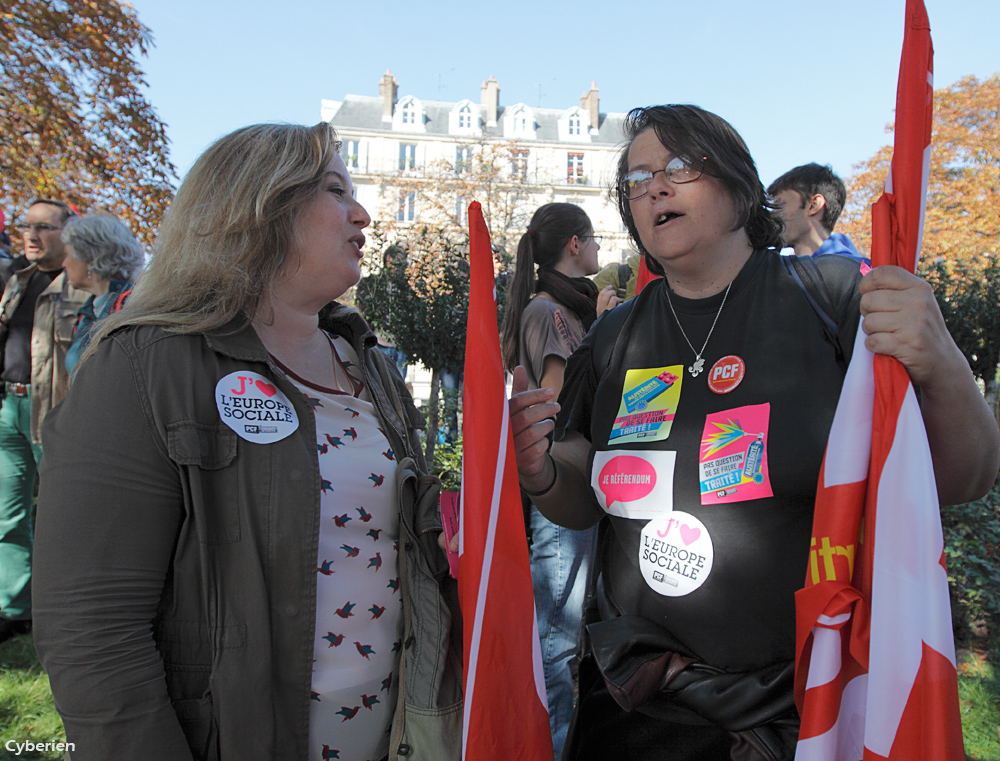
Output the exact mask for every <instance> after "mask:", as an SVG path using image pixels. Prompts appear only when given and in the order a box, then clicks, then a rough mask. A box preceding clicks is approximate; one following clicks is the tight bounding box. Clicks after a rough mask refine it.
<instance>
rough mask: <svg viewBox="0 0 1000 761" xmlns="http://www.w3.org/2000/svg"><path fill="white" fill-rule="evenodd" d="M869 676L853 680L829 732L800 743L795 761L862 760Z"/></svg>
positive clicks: (844, 694) (846, 687)
mask: <svg viewBox="0 0 1000 761" xmlns="http://www.w3.org/2000/svg"><path fill="white" fill-rule="evenodd" d="M867 694H868V675H867V674H862V675H861V676H857V677H855V678H854V679H852V680H851V681H850V682H848V683H847V685H846V686H845V687H844V692H843V695H842V697H841V700H840V713H839V714H838V715H837V721H836V723H835V724H834V725H833V726H832V727H831V728H830V730H829V731H828V732H824V733H823V734H821V735H816V736H815V737H810V738H809V739H807V740H799V742H798V745H796V746H795V761H830V760H831V759H836V761H861V760H862V758H863V757H864V752H865V751H864V748H863V747H862V742H861V734H862V728H863V727H864V725H865V704H866V700H867Z"/></svg>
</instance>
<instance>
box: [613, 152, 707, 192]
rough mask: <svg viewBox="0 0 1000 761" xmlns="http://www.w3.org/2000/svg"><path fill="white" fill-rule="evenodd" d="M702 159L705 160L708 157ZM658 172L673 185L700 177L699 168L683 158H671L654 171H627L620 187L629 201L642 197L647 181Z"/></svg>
mask: <svg viewBox="0 0 1000 761" xmlns="http://www.w3.org/2000/svg"><path fill="white" fill-rule="evenodd" d="M703 160H705V161H707V160H708V159H707V158H706V159H703ZM660 172H663V176H664V177H665V178H666V179H668V180H670V181H671V182H672V183H674V184H675V185H683V184H684V183H686V182H694V181H695V180H697V179H698V178H699V177H701V169H700V168H695V167H693V166H691V165H690V164H688V163H687V162H686V161H684V159H681V158H673V159H670V161H669V162H668V163H667V165H666V166H665V167H663V169H657V170H656V171H655V172H650V171H649V170H647V169H636V170H635V171H633V172H629V173H628V174H626V175H625V176H624V177H623V178H622V184H621V189H622V190H623V191H624V192H625V195H626V197H627V198H628V200H630V201H635V200H637V199H639V198H642V197H643V196H644V195H646V194H647V193H648V192H649V183H651V182H652V181H653V177H655V176H656V175H657V174H659V173H660Z"/></svg>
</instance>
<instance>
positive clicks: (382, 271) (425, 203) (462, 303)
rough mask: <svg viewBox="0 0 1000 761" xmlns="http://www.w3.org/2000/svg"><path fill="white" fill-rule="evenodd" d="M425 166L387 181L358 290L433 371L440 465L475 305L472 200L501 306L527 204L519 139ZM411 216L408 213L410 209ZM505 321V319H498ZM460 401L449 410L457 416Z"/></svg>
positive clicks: (368, 310)
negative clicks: (489, 247)
mask: <svg viewBox="0 0 1000 761" xmlns="http://www.w3.org/2000/svg"><path fill="white" fill-rule="evenodd" d="M464 147H466V148H467V149H468V150H467V151H464V152H462V151H456V156H462V157H463V158H462V159H461V160H460V161H459V162H456V163H453V162H450V161H447V160H444V159H441V160H438V161H434V162H431V163H430V164H429V165H428V166H427V167H424V168H421V169H409V168H406V167H404V168H403V169H402V170H400V172H399V173H398V174H392V175H387V176H386V177H384V178H383V181H382V183H381V196H382V201H381V203H380V213H379V216H380V218H381V219H382V220H386V221H382V222H379V223H376V224H375V225H373V227H372V231H371V234H370V236H369V238H370V244H369V250H371V251H375V252H379V253H378V255H376V256H374V257H373V258H372V259H370V260H369V262H368V273H367V275H366V277H365V279H364V280H363V281H362V286H361V287H360V288H359V296H360V298H359V301H360V302H361V303H360V306H361V307H362V309H363V310H364V313H365V317H366V318H367V319H368V320H369V322H371V324H372V325H373V326H374V327H375V328H376V329H378V330H380V331H381V332H383V333H384V334H386V335H389V336H392V338H393V340H394V341H395V343H396V346H397V347H398V348H399V349H400V350H401V351H403V352H405V353H406V355H407V356H408V357H410V358H411V359H413V360H416V361H419V362H420V363H421V364H423V365H424V366H425V367H427V368H428V369H429V370H430V371H431V390H430V399H429V403H428V431H427V452H426V455H427V460H428V462H429V463H433V460H434V447H435V442H436V439H437V431H438V427H439V417H440V411H441V410H440V405H439V399H440V396H441V377H442V375H443V374H444V373H445V372H448V373H454V374H456V375H457V374H459V373H461V371H462V368H463V364H464V359H465V322H466V316H467V314H468V308H469V255H468V252H469V246H468V243H469V233H468V217H467V215H468V206H469V204H470V203H471V202H472V201H474V200H476V201H479V202H480V204H481V205H482V208H483V216H484V218H485V219H486V223H487V225H488V227H489V229H490V233H491V236H492V239H493V244H494V253H495V257H496V271H497V274H498V291H499V293H498V303H503V298H502V294H503V290H504V284H505V283H506V278H505V273H506V270H507V268H508V267H509V264H510V259H511V257H510V255H509V254H508V253H507V249H508V246H511V247H512V246H513V245H514V241H515V236H519V235H520V234H521V232H522V230H523V227H524V225H526V224H527V213H528V211H529V210H528V209H527V208H526V206H527V203H528V201H529V196H528V193H527V189H526V187H525V179H526V178H525V176H524V174H523V171H522V170H523V169H524V166H523V164H520V163H519V161H520V160H521V156H522V155H523V154H521V153H520V152H519V150H518V148H517V144H516V143H499V142H495V141H487V140H481V141H477V142H469V143H467V144H465V145H464ZM411 209H412V211H413V220H412V221H411V220H410V219H409V216H410V210H411ZM498 324H499V319H498ZM458 401H459V400H458V399H457V398H446V399H445V403H444V407H445V409H446V410H447V411H448V412H449V414H454V409H455V407H456V406H457V405H458Z"/></svg>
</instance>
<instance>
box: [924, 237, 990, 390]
mask: <svg viewBox="0 0 1000 761" xmlns="http://www.w3.org/2000/svg"><path fill="white" fill-rule="evenodd" d="M919 274H920V275H921V277H923V278H924V279H925V280H927V282H928V283H930V285H931V287H932V288H933V289H934V295H935V296H936V297H937V301H938V305H939V306H940V307H941V314H942V315H944V321H945V324H947V326H948V330H949V331H950V332H951V335H952V337H953V338H954V339H955V343H957V344H958V348H959V349H961V350H962V354H964V355H965V358H966V359H967V360H968V361H969V365H970V366H971V367H972V372H973V373H974V374H975V376H976V377H977V378H979V379H980V380H983V381H986V382H991V381H992V380H993V379H994V376H995V375H996V371H997V362H998V361H1000V261H998V260H997V257H995V256H974V257H973V258H972V260H970V261H957V262H949V261H947V260H945V259H940V258H939V259H937V260H935V261H933V262H930V263H924V262H921V266H920V269H919Z"/></svg>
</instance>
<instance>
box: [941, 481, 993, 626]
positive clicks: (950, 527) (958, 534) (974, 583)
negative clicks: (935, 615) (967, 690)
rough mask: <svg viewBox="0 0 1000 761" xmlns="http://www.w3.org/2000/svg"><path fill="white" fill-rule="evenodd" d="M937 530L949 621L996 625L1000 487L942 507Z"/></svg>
mask: <svg viewBox="0 0 1000 761" xmlns="http://www.w3.org/2000/svg"><path fill="white" fill-rule="evenodd" d="M941 526H942V528H943V529H944V554H945V558H946V562H947V566H948V582H949V584H950V586H951V592H952V616H953V618H955V619H956V620H957V621H958V622H963V621H964V622H965V623H966V624H967V625H976V624H979V625H982V624H984V623H988V622H990V621H1000V487H998V486H997V485H994V487H993V490H992V491H991V492H990V493H989V494H987V495H986V496H985V497H983V498H982V499H979V500H976V501H975V502H969V503H967V504H964V505H952V506H943V507H942V508H941ZM958 634H959V639H963V637H962V635H963V632H962V631H961V629H959V632H958Z"/></svg>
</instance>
